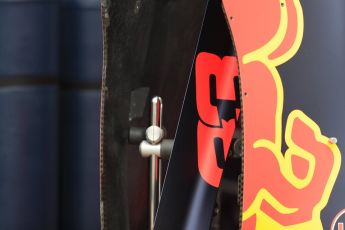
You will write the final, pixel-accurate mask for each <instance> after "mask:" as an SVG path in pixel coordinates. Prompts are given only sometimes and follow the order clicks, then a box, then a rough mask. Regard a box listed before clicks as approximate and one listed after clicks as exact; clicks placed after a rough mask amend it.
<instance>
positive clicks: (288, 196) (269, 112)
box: [223, 0, 341, 230]
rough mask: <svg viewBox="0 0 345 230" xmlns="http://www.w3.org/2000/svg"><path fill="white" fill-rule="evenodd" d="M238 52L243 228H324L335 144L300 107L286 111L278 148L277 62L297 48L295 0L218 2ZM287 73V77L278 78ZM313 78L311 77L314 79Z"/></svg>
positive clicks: (280, 98)
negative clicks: (241, 109) (242, 142)
mask: <svg viewBox="0 0 345 230" xmlns="http://www.w3.org/2000/svg"><path fill="white" fill-rule="evenodd" d="M223 6H224V10H225V13H226V15H227V18H228V22H229V24H230V28H231V31H232V34H233V37H234V42H235V47H236V50H237V55H238V61H239V70H240V78H241V86H242V103H243V125H244V127H243V128H244V175H245V177H244V196H243V222H242V229H244V230H253V229H257V230H287V229H294V230H309V229H313V230H318V229H323V227H322V223H321V220H320V212H321V210H322V209H323V208H324V207H325V206H326V205H327V202H328V199H329V197H330V194H331V191H332V188H333V186H334V183H335V181H336V178H337V176H338V173H339V169H340V165H341V153H340V151H339V149H338V147H337V145H336V144H335V143H332V142H331V141H330V139H329V138H328V137H326V136H324V135H323V134H322V133H321V130H320V128H319V126H318V125H317V124H316V123H315V122H314V121H313V120H312V119H311V118H309V117H308V116H307V115H305V114H304V113H303V112H302V111H300V110H294V111H291V113H290V114H289V116H288V119H287V123H286V128H285V134H284V139H285V143H286V145H287V147H288V148H287V150H286V151H285V152H284V153H283V152H282V139H283V138H282V135H283V131H282V130H283V129H282V126H283V122H282V113H283V103H284V89H283V85H282V81H281V76H280V73H279V71H278V70H277V66H279V65H281V64H284V63H285V62H287V61H288V60H290V59H291V58H292V57H293V56H294V55H295V54H296V53H297V51H298V50H299V47H300V45H301V42H302V38H303V31H304V19H303V10H302V6H301V3H300V1H299V0H281V1H277V0H264V1H255V0H223ZM283 77H288V76H283ZM311 77H312V76H311Z"/></svg>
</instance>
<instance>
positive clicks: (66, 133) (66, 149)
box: [60, 0, 102, 230]
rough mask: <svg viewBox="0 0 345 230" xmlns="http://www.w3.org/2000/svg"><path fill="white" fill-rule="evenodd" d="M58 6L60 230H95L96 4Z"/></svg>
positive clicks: (91, 0)
mask: <svg viewBox="0 0 345 230" xmlns="http://www.w3.org/2000/svg"><path fill="white" fill-rule="evenodd" d="M61 4H62V7H61V26H60V28H61V36H60V41H61V47H60V50H61V59H60V60H61V69H60V73H61V89H62V91H61V107H60V108H61V150H60V151H61V152H60V155H61V167H60V169H61V171H60V178H61V184H60V185H61V188H60V191H61V195H60V218H61V219H60V220H61V229H64V230H75V229H83V230H97V229H100V213H99V210H100V205H99V200H100V194H99V193H100V192H99V191H100V188H99V184H100V183H99V113H100V81H101V64H102V34H101V31H102V26H101V11H100V2H99V1H98V0H87V1H84V0H63V1H62V3H61Z"/></svg>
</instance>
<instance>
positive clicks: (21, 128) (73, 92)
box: [0, 0, 102, 230]
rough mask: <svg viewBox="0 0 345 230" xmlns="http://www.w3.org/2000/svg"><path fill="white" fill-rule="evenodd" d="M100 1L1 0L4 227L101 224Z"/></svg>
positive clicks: (0, 208)
mask: <svg viewBox="0 0 345 230" xmlns="http://www.w3.org/2000/svg"><path fill="white" fill-rule="evenodd" d="M100 14H101V12H100V6H99V3H98V1H97V0H87V1H76V0H74V1H73V0H68V1H67V0H66V1H62V0H59V1H58V0H0V129H1V132H0V229H1V230H2V229H6V230H22V229H23V230H58V229H61V230H62V229H63V230H68V229H78V230H79V229H80V230H84V229H85V230H88V229H90V230H91V229H92V230H97V229H100V218H99V110H100V109H99V105H100V80H101V62H102V60H101V59H102V51H101V39H102V38H101V15H100Z"/></svg>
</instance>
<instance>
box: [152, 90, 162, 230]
mask: <svg viewBox="0 0 345 230" xmlns="http://www.w3.org/2000/svg"><path fill="white" fill-rule="evenodd" d="M151 106H152V108H151V125H152V126H158V127H160V128H162V112H163V102H162V98H160V97H154V98H153V99H152V101H151ZM153 135H154V134H153ZM160 176H161V166H160V159H159V158H158V157H157V156H156V155H152V156H151V157H150V182H149V183H150V191H149V192H150V220H149V221H150V222H149V223H150V230H153V228H154V221H155V216H156V210H157V207H158V201H159V198H160V190H161V188H160V186H161V178H160Z"/></svg>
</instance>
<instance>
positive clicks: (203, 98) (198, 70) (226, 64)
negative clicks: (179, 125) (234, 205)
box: [195, 52, 240, 187]
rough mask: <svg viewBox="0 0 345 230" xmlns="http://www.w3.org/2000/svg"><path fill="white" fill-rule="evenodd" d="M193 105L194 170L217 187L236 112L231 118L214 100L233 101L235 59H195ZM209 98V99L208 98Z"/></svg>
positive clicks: (205, 55) (203, 54) (208, 55)
mask: <svg viewBox="0 0 345 230" xmlns="http://www.w3.org/2000/svg"><path fill="white" fill-rule="evenodd" d="M195 74H196V104H197V109H198V113H199V117H200V120H199V122H198V128H197V130H198V131H197V139H198V168H199V172H200V175H201V177H202V178H203V179H204V180H205V181H206V182H207V183H208V184H210V185H212V186H214V187H218V186H219V183H220V179H221V177H222V174H223V168H224V165H225V161H226V158H227V156H228V153H229V149H230V144H231V140H232V136H233V134H234V131H235V120H236V119H237V118H238V116H239V113H240V109H239V108H238V109H235V111H234V113H235V114H234V115H233V116H231V115H227V114H226V113H224V111H219V108H218V107H217V104H219V103H217V101H218V102H219V101H230V102H234V103H235V101H236V100H237V99H236V93H235V84H234V81H235V78H238V66H237V60H236V57H230V56H225V57H224V58H223V59H221V58H220V57H218V56H217V55H215V54H211V53H206V52H201V53H199V54H198V56H197V58H196V65H195ZM212 78H213V79H214V81H215V92H213V93H214V94H215V95H212V93H211V79H212ZM212 98H213V99H212Z"/></svg>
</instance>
